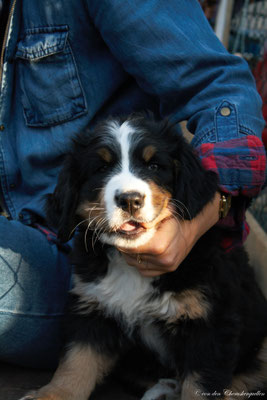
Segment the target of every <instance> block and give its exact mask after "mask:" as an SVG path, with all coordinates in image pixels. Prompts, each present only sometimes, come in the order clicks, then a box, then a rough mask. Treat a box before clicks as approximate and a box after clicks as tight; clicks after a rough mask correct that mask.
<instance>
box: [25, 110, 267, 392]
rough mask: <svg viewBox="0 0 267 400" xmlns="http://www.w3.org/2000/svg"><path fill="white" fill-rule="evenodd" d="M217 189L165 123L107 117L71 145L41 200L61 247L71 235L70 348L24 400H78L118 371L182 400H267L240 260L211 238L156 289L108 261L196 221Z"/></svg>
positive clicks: (263, 347)
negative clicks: (251, 399) (167, 382)
mask: <svg viewBox="0 0 267 400" xmlns="http://www.w3.org/2000/svg"><path fill="white" fill-rule="evenodd" d="M217 190H218V183H217V177H216V174H215V173H213V172H211V171H206V170H204V168H203V167H202V165H201V163H200V161H199V160H198V158H197V156H196V155H195V154H194V152H193V150H192V148H191V146H190V145H189V144H188V143H187V142H186V141H185V140H184V138H183V137H182V136H181V135H179V134H178V133H177V130H176V128H175V127H174V126H171V125H170V124H169V123H168V122H167V121H160V122H158V121H155V120H154V119H153V118H152V117H151V116H150V117H145V116H142V115H132V116H130V117H128V118H113V119H112V118H110V119H108V120H106V121H104V122H101V123H99V124H98V125H97V127H96V128H95V129H94V130H93V131H87V132H82V133H81V134H79V135H78V136H77V137H76V138H75V140H74V143H73V147H72V149H71V152H70V153H69V155H67V157H66V160H65V164H64V166H63V169H62V172H61V173H60V176H59V180H58V184H57V186H56V189H55V191H54V193H53V194H51V195H49V197H48V201H47V215H48V219H49V221H50V223H51V224H53V225H54V226H55V227H57V228H58V235H59V237H60V238H61V240H62V241H67V240H69V238H70V237H71V236H72V235H73V233H74V232H75V231H76V234H75V244H74V250H73V253H72V256H71V262H72V264H73V265H74V268H75V272H74V288H73V290H72V291H71V294H70V307H69V322H68V327H67V342H66V347H65V352H64V355H63V357H62V359H61V361H60V363H59V367H58V369H57V371H56V372H55V375H54V377H53V379H52V381H51V382H50V383H49V384H48V385H47V386H45V387H43V388H41V389H40V390H38V391H36V392H32V393H31V394H29V395H27V396H26V397H25V398H24V399H36V400H37V399H38V400H87V399H88V398H89V397H90V395H91V393H92V392H93V390H94V388H95V387H96V385H97V384H99V383H101V382H102V381H103V379H104V377H105V376H107V375H108V374H110V373H111V372H112V371H113V370H114V369H115V368H116V365H120V362H122V363H124V362H125V360H128V362H129V363H130V364H131V365H135V366H136V365H137V369H140V370H141V369H142V368H143V364H144V363H145V360H146V362H149V368H148V369H150V368H152V366H153V367H155V368H154V370H155V374H156V375H159V376H157V378H160V377H161V378H168V377H173V378H176V379H177V380H178V381H179V382H180V394H179V396H180V397H177V398H181V399H182V400H196V399H200V398H203V399H206V398H210V397H216V398H220V399H235V398H240V397H241V398H247V397H248V395H250V396H252V395H259V396H260V397H262V396H264V395H266V390H267V389H266V388H267V303H266V300H265V299H264V297H263V295H262V293H261V291H260V289H259V288H258V286H257V284H256V281H255V278H254V274H253V271H252V268H251V267H250V266H249V264H248V260H247V256H246V253H245V251H244V249H242V248H238V249H235V250H232V251H231V252H229V253H226V252H225V251H224V250H223V249H222V248H221V245H220V244H221V240H222V237H223V235H224V232H223V231H222V230H220V228H218V227H214V228H212V229H211V230H210V231H208V232H207V233H206V234H205V235H204V236H203V237H202V238H201V239H200V240H199V241H198V242H197V244H196V245H195V246H194V247H193V249H192V251H191V252H190V254H189V255H188V256H187V257H186V259H185V260H184V261H183V262H182V264H181V265H180V266H179V267H178V268H177V270H176V271H174V272H170V273H166V274H163V275H161V276H159V277H156V278H151V277H144V276H142V275H141V274H140V273H139V271H138V270H137V269H136V268H133V267H130V266H129V265H127V263H126V262H125V260H124V258H123V256H122V255H121V253H120V252H119V251H118V250H117V248H136V247H138V246H140V245H143V244H145V243H146V242H148V241H149V240H150V239H151V238H152V237H153V235H154V233H155V231H156V230H157V228H158V226H159V225H160V224H161V222H162V221H163V220H165V219H166V218H177V219H178V221H179V220H180V219H191V218H194V217H195V216H196V215H197V214H198V213H200V212H201V210H202V209H203V207H204V206H205V205H206V204H207V203H209V202H210V201H211V200H212V199H213V198H214V195H215V193H216V191H217ZM131 357H132V358H131ZM131 360H133V361H131ZM148 360H149V361H148ZM121 365H124V364H121ZM153 373H154V372H153ZM155 377H156V376H155ZM242 396H243V397H242ZM161 398H163V397H161Z"/></svg>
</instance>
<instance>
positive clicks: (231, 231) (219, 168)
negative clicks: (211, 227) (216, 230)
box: [196, 135, 266, 251]
mask: <svg viewBox="0 0 267 400" xmlns="http://www.w3.org/2000/svg"><path fill="white" fill-rule="evenodd" d="M196 152H197V154H198V155H199V157H200V159H201V161H202V164H203V166H204V168H206V169H209V170H212V171H214V172H216V173H217V174H218V176H219V182H220V189H221V191H222V192H226V193H229V194H231V195H233V196H238V198H237V199H236V198H235V199H233V200H234V201H233V203H234V204H233V205H232V207H231V210H230V212H229V214H228V216H227V217H226V218H224V219H223V220H221V221H219V222H218V224H219V225H220V227H222V228H223V229H225V238H224V239H223V242H222V246H223V247H224V248H225V249H226V250H227V251H229V250H231V249H232V248H234V247H236V246H238V245H241V244H242V243H243V242H244V241H245V240H246V238H247V235H248V233H249V227H248V225H247V223H246V221H245V212H246V208H247V206H248V202H249V201H248V199H249V198H251V197H254V196H256V195H257V194H258V193H259V192H260V190H261V188H262V186H263V184H264V180H265V167H266V155H265V149H264V146H263V143H262V141H261V140H260V139H259V138H258V137H257V136H253V135H247V136H242V137H239V138H237V139H231V140H228V141H224V142H217V143H203V144H201V145H199V146H198V147H197V148H196Z"/></svg>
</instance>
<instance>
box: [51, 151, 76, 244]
mask: <svg viewBox="0 0 267 400" xmlns="http://www.w3.org/2000/svg"><path fill="white" fill-rule="evenodd" d="M79 186H80V182H79V173H78V171H77V168H76V162H75V159H74V157H73V155H71V154H70V155H68V156H66V159H65V162H64V164H63V168H62V170H61V172H60V174H59V178H58V183H57V186H56V188H55V190H54V193H53V194H49V195H48V196H47V198H46V207H45V208H46V217H47V222H48V224H49V225H51V226H53V227H54V228H56V229H57V230H58V238H59V239H60V240H61V241H62V242H67V241H68V240H69V239H70V238H71V236H72V231H73V229H74V227H75V225H76V223H77V222H76V217H75V212H76V209H77V205H78V196H79Z"/></svg>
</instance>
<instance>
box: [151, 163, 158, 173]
mask: <svg viewBox="0 0 267 400" xmlns="http://www.w3.org/2000/svg"><path fill="white" fill-rule="evenodd" d="M159 168H160V167H159V164H156V163H151V164H149V166H148V169H149V170H150V171H153V172H156V171H158V170H159Z"/></svg>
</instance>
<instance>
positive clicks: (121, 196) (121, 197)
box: [115, 192, 144, 215]
mask: <svg viewBox="0 0 267 400" xmlns="http://www.w3.org/2000/svg"><path fill="white" fill-rule="evenodd" d="M115 202H116V204H117V206H118V207H120V208H121V209H122V210H123V211H128V212H129V213H130V214H132V215H133V214H134V213H135V212H136V211H137V210H139V208H142V207H143V205H144V196H143V195H142V194H141V193H138V192H125V193H117V194H116V195H115Z"/></svg>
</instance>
